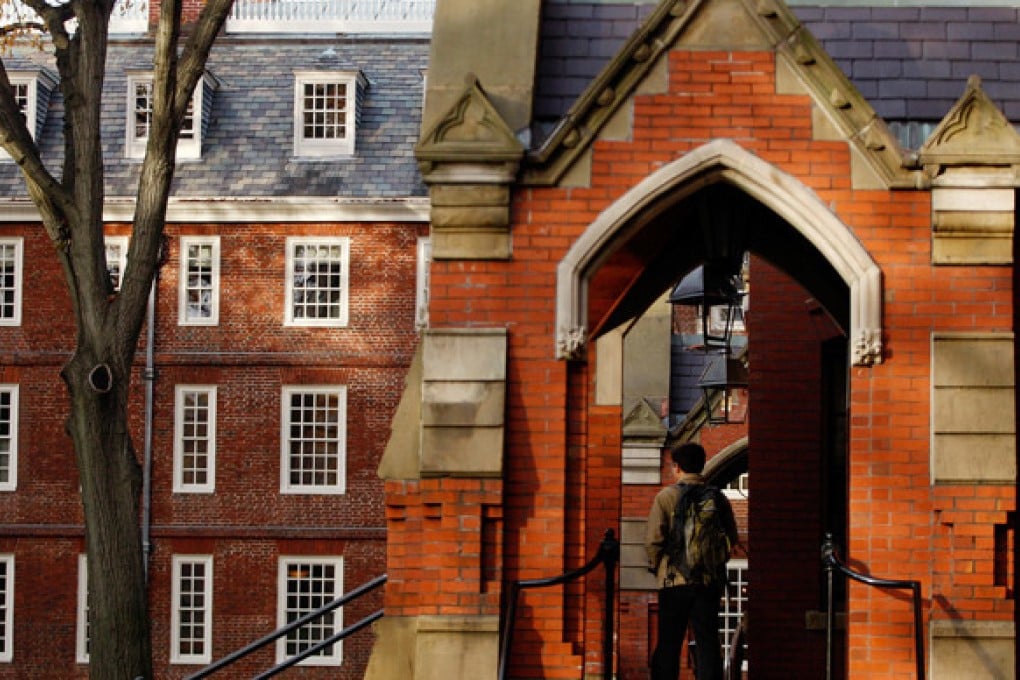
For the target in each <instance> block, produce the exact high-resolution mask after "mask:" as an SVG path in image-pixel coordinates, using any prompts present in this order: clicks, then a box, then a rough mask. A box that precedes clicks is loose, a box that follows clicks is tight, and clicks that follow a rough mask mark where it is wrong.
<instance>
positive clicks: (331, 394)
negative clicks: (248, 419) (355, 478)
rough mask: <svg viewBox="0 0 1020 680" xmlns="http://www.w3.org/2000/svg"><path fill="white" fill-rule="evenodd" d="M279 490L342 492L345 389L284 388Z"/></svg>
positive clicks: (345, 416) (344, 456)
mask: <svg viewBox="0 0 1020 680" xmlns="http://www.w3.org/2000/svg"><path fill="white" fill-rule="evenodd" d="M282 405H283V413H282V415H281V423H282V432H281V435H280V440H281V442H282V451H281V463H280V468H281V480H280V491H281V492H283V493H344V491H345V487H346V481H345V477H346V439H347V434H346V430H347V423H346V421H347V389H346V388H345V387H343V386H331V387H285V388H284V389H283V396H282Z"/></svg>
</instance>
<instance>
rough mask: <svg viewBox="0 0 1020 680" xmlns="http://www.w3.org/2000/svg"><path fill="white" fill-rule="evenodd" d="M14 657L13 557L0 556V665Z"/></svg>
mask: <svg viewBox="0 0 1020 680" xmlns="http://www.w3.org/2000/svg"><path fill="white" fill-rule="evenodd" d="M13 656H14V555H0V663H8V662H10V661H11V659H12V658H13Z"/></svg>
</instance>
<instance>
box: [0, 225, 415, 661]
mask: <svg viewBox="0 0 1020 680" xmlns="http://www.w3.org/2000/svg"><path fill="white" fill-rule="evenodd" d="M424 232H425V227H424V226H423V225H417V224H389V223H372V224H360V223H349V224H348V223H344V224H318V225H313V224H266V225H233V224H232V225H212V224H209V225H198V224H188V225H170V226H169V228H168V236H169V241H168V243H169V246H170V249H169V257H168V260H167V262H166V264H165V265H164V266H163V268H162V270H161V277H160V288H159V294H158V316H157V329H156V343H155V356H156V369H157V376H156V382H155V423H154V432H153V441H154V450H153V465H152V473H153V478H152V513H153V514H152V542H153V546H154V553H153V556H152V559H151V562H150V576H151V591H150V606H151V616H152V625H153V650H154V657H155V659H154V661H155V666H156V669H157V675H158V676H159V677H161V678H164V677H165V678H177V677H184V676H185V675H187V674H188V673H192V672H194V670H195V667H194V666H170V665H169V664H168V659H169V622H170V611H169V606H170V565H171V557H172V555H173V554H175V553H194V554H210V555H212V556H213V560H214V566H213V572H214V590H213V612H214V617H215V618H214V624H213V658H214V659H215V658H219V657H221V656H224V655H226V654H227V653H229V652H231V651H233V650H235V649H237V648H239V647H241V646H243V645H245V644H247V643H249V642H251V641H253V640H255V639H257V638H259V637H261V636H263V635H265V634H266V633H268V632H270V631H271V630H273V629H274V628H275V627H276V623H277V618H276V616H277V614H276V609H277V585H276V580H277V559H278V557H279V556H281V555H288V556H342V557H343V558H344V574H343V579H344V580H343V583H344V586H345V588H346V589H347V590H350V589H353V588H355V587H357V586H359V585H361V584H362V583H365V582H367V581H369V580H370V579H372V578H374V577H376V576H378V575H380V574H382V573H384V572H385V571H386V563H385V550H386V540H385V538H386V537H385V528H384V527H385V518H384V511H383V508H384V504H383V484H382V482H381V481H380V480H379V478H378V476H377V473H376V467H377V465H378V462H379V459H380V457H381V455H382V451H383V448H384V447H385V445H386V440H387V437H388V433H389V431H390V425H391V421H392V416H393V413H394V410H395V408H396V404H397V401H398V399H399V397H400V394H401V393H402V391H403V387H404V379H405V374H406V371H407V367H408V365H409V363H410V359H411V356H412V352H413V349H414V345H415V343H416V342H417V334H416V333H415V330H414V304H415V301H414V289H415V273H416V272H415V270H416V245H417V244H416V237H417V236H419V235H421V234H423V233H424ZM109 233H110V234H111V235H112V234H117V233H126V231H125V228H124V227H123V226H122V225H113V226H111V228H110V229H109ZM0 234H2V235H4V236H8V235H22V236H24V237H25V242H24V247H25V257H24V265H25V267H24V270H25V279H24V298H23V322H22V324H21V326H18V327H4V328H0V381H3V382H11V383H17V384H19V386H20V396H21V399H20V414H19V415H20V418H19V434H20V440H19V452H18V454H19V455H18V488H17V490H16V491H15V492H11V493H8V492H3V493H0V553H8V552H9V553H13V554H14V555H15V560H16V562H15V570H16V583H15V611H14V631H13V632H14V641H15V647H14V662H13V663H12V664H0V678H19V680H20V679H33V678H53V677H61V678H65V677H66V678H73V677H85V676H86V675H87V668H86V667H80V666H78V665H77V664H75V661H74V641H75V614H76V609H75V607H76V597H77V595H76V590H77V575H76V574H77V557H78V554H79V553H80V552H81V551H82V546H83V527H82V513H81V507H80V500H79V498H78V491H77V471H76V467H75V462H74V454H73V450H72V446H71V443H70V440H69V439H68V438H67V436H66V435H65V434H64V431H63V419H64V417H65V415H64V414H66V412H67V404H66V394H65V390H64V387H63V384H62V382H61V381H60V378H59V376H58V372H59V370H60V365H61V363H62V362H63V361H64V360H65V359H66V357H67V356H68V352H69V350H70V346H71V345H70V343H71V341H72V340H73V337H74V335H73V329H72V325H71V318H70V307H69V305H68V302H67V294H66V291H65V286H64V284H63V282H62V280H61V278H60V273H59V269H58V265H57V263H56V258H55V257H54V256H53V254H52V246H51V245H49V244H48V243H47V242H46V241H45V239H43V238H41V235H42V233H41V231H40V230H39V228H38V227H37V226H36V225H0ZM182 234H183V235H198V234H218V235H220V237H221V244H220V245H221V251H220V265H221V270H220V323H219V325H218V326H215V327H196V326H179V325H178V324H177V298H178V293H177V286H178V267H179V260H178V257H179V253H178V244H179V242H178V240H177V237H178V236H180V235H182ZM314 234H319V235H330V236H337V235H342V236H350V237H351V242H350V245H351V249H350V279H349V280H350V287H351V294H350V317H349V319H350V320H349V325H348V326H347V327H346V328H340V329H327V328H308V327H304V328H302V327H287V326H284V323H283V318H284V304H285V300H284V280H285V241H286V237H287V236H291V235H296V236H303V235H314ZM142 345H144V336H143V341H142ZM142 360H143V353H142V352H140V353H139V356H138V360H137V363H138V365H137V372H136V374H135V375H134V379H135V386H134V389H135V393H134V396H133V398H132V404H131V408H132V409H134V412H133V423H134V424H135V445H136V448H137V449H138V450H139V455H141V447H142V425H143V420H142V414H143V404H144V401H143V399H144V394H143V389H142V382H141V376H142V369H143V366H142ZM176 384H202V385H205V384H212V385H216V386H217V397H218V399H217V426H218V432H217V452H216V453H217V455H216V491H215V493H213V494H173V493H172V456H173V419H174V387H175V385H176ZM302 384H306V385H323V384H342V385H345V386H346V387H347V421H346V428H347V438H346V452H347V458H346V465H347V476H346V481H347V485H346V493H345V494H343V495H296V494H281V493H280V412H281V409H280V394H281V388H282V386H283V385H302ZM382 602H383V592H382V591H381V590H380V591H377V592H376V593H375V594H374V595H372V596H371V597H369V598H368V599H367V600H366V601H365V602H362V603H359V604H357V605H351V606H349V607H347V608H346V609H345V614H344V621H345V623H347V624H352V623H354V622H355V621H357V620H358V619H359V618H361V616H362V615H364V614H367V613H370V612H372V611H375V610H376V609H379V608H380V607H381V606H382ZM372 641H373V638H372V635H371V633H370V632H369V631H362V632H360V633H358V634H357V635H355V636H354V637H352V638H350V639H349V640H348V641H346V642H345V644H344V652H343V653H344V662H343V665H342V666H341V667H340V668H324V669H310V668H309V669H302V670H300V671H297V673H298V675H300V676H301V677H308V678H313V677H320V678H321V677H330V678H347V679H348V680H353V679H354V678H360V677H361V676H362V674H363V671H364V667H365V664H366V663H367V659H368V654H369V651H370V647H371V644H372ZM274 658H275V656H274V652H272V651H268V652H264V653H261V654H258V655H256V656H255V657H254V659H253V660H252V661H248V662H245V665H244V666H243V669H242V670H240V671H237V675H238V676H241V675H243V676H245V677H249V676H251V675H252V674H254V672H255V671H256V670H257V669H259V670H264V669H266V668H268V666H269V665H271V663H272V660H273V659H274Z"/></svg>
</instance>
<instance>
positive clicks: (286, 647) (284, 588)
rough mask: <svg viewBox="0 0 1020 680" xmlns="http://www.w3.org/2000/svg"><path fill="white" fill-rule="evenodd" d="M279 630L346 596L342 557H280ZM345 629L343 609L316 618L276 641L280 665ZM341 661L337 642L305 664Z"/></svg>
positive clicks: (337, 662) (339, 645)
mask: <svg viewBox="0 0 1020 680" xmlns="http://www.w3.org/2000/svg"><path fill="white" fill-rule="evenodd" d="M278 583H279V585H278V588H279V604H278V607H277V612H278V615H277V616H278V618H277V624H278V626H279V627H282V626H285V625H287V624H289V623H292V622H294V621H296V620H297V619H299V618H301V617H302V616H304V615H305V614H308V613H309V612H313V611H315V610H317V609H319V608H321V607H323V606H324V605H327V604H329V603H330V602H332V601H333V600H335V599H337V598H338V597H340V596H341V595H342V594H343V559H342V558H340V557H281V558H280V571H279V579H278ZM342 628H343V610H341V609H335V610H333V611H331V612H327V613H325V614H323V615H322V616H320V617H318V618H315V619H313V620H312V621H310V622H309V623H308V624H306V625H304V626H302V627H300V628H298V629H297V630H294V631H292V632H290V633H288V634H287V635H286V636H285V637H283V638H281V639H280V640H278V641H277V645H276V657H277V661H278V662H282V661H284V660H287V659H290V658H293V657H294V656H295V655H297V654H300V653H301V652H304V651H305V650H307V649H309V648H311V647H314V646H315V645H316V644H318V643H320V642H323V641H324V640H327V639H329V638H330V637H332V636H333V635H334V634H336V633H337V632H339V631H340V630H341V629H342ZM340 661H341V644H340V643H339V642H336V643H334V644H332V645H328V646H326V647H324V648H323V649H321V650H319V651H317V652H315V653H313V654H312V655H311V656H309V657H308V658H307V659H306V660H305V661H303V662H302V663H303V664H305V665H314V666H334V665H339V664H340Z"/></svg>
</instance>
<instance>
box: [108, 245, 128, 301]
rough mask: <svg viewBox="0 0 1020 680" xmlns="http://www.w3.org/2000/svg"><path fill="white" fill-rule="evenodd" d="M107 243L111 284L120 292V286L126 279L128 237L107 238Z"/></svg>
mask: <svg viewBox="0 0 1020 680" xmlns="http://www.w3.org/2000/svg"><path fill="white" fill-rule="evenodd" d="M104 242H105V243H106V270H107V271H108V272H109V273H110V283H112V284H113V289H114V290H120V284H121V282H122V281H123V278H124V268H125V267H126V266H127V251H128V237H127V236H107V237H106V238H105V239H104Z"/></svg>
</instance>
